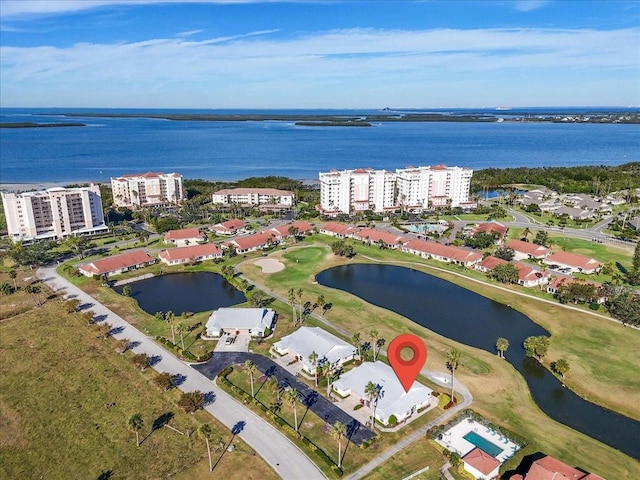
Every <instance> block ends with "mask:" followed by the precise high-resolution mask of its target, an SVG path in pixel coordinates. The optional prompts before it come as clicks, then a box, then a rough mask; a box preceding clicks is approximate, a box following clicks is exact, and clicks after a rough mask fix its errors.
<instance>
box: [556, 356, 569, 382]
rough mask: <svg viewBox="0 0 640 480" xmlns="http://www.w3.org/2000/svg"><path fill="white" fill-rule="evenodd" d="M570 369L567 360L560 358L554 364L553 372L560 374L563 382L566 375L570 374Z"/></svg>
mask: <svg viewBox="0 0 640 480" xmlns="http://www.w3.org/2000/svg"><path fill="white" fill-rule="evenodd" d="M569 368H570V367H569V362H567V360H566V359H564V358H559V359H558V360H556V361H555V362H554V363H553V370H554V371H555V372H556V373H559V374H560V376H561V377H562V379H563V380H564V376H565V374H566V373H567V372H569Z"/></svg>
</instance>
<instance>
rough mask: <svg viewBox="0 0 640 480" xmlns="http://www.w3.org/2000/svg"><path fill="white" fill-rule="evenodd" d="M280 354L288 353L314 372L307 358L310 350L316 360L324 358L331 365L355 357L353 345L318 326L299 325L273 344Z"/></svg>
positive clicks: (305, 368) (304, 367) (340, 363)
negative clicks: (315, 355)
mask: <svg viewBox="0 0 640 480" xmlns="http://www.w3.org/2000/svg"><path fill="white" fill-rule="evenodd" d="M273 348H274V350H275V351H276V352H277V353H278V354H280V355H286V354H289V355H291V356H292V357H294V358H296V359H297V360H299V361H300V362H301V363H302V368H303V369H304V370H306V371H307V372H309V373H311V374H314V373H315V368H314V367H315V365H314V364H313V363H312V362H311V361H310V360H309V355H311V353H312V352H316V353H317V354H318V361H320V360H321V359H326V360H327V361H328V362H329V363H331V364H332V365H336V366H337V365H342V364H343V363H345V362H348V361H349V360H353V359H354V358H355V354H356V353H357V351H356V349H355V347H354V346H353V345H351V344H350V343H347V342H345V341H344V340H342V339H340V338H338V337H336V336H335V335H332V334H330V333H329V332H327V331H326V330H323V329H322V328H320V327H300V328H299V329H298V330H296V331H295V332H293V333H292V334H291V335H287V336H286V337H282V338H281V339H280V341H278V342H276V343H275V344H274V345H273Z"/></svg>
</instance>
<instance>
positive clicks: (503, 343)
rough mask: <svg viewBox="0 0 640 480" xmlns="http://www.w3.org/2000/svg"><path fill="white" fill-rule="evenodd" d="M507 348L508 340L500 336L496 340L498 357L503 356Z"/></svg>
mask: <svg viewBox="0 0 640 480" xmlns="http://www.w3.org/2000/svg"><path fill="white" fill-rule="evenodd" d="M507 348H509V340H507V339H506V338H503V337H500V338H498V340H496V349H497V350H498V356H499V357H500V358H504V352H506V351H507Z"/></svg>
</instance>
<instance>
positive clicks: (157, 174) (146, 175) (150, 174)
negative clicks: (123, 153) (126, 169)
mask: <svg viewBox="0 0 640 480" xmlns="http://www.w3.org/2000/svg"><path fill="white" fill-rule="evenodd" d="M162 175H164V173H163V172H147V173H127V174H126V175H122V176H121V178H134V177H143V178H156V177H160V176H162Z"/></svg>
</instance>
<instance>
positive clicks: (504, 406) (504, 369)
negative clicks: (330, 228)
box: [240, 235, 640, 478]
mask: <svg viewBox="0 0 640 480" xmlns="http://www.w3.org/2000/svg"><path fill="white" fill-rule="evenodd" d="M323 239H327V240H328V241H329V243H332V242H333V241H335V239H332V238H330V237H329V238H327V237H323V236H321V235H317V236H314V240H315V241H316V242H318V243H319V242H320V241H322V240H323ZM309 241H311V240H309ZM309 248H310V249H313V250H316V252H314V253H313V255H311V254H309V256H308V257H306V256H299V257H297V260H298V261H297V262H295V261H293V262H292V261H290V259H289V258H287V257H286V255H276V256H278V257H280V259H281V261H283V262H284V263H285V265H286V268H285V269H284V270H283V271H281V272H278V273H277V274H272V275H266V274H263V273H262V272H261V271H260V270H259V269H257V268H256V267H255V266H253V265H251V264H248V263H246V264H243V265H241V266H240V269H241V270H242V271H243V272H244V273H245V274H246V275H247V276H248V277H249V278H251V279H253V280H255V281H256V282H257V283H258V284H265V285H267V287H268V288H270V289H273V290H275V291H277V292H280V293H281V294H283V295H285V296H286V292H287V291H288V289H289V288H302V289H303V291H304V292H305V295H304V296H305V297H311V298H316V296H317V295H318V294H323V295H325V298H326V300H327V301H328V302H331V303H332V304H333V307H332V308H331V309H330V310H329V311H328V312H327V314H326V317H327V318H328V319H329V320H330V321H331V322H333V323H335V324H336V325H339V326H341V327H343V328H345V329H347V330H348V331H350V332H363V333H364V332H367V331H368V330H370V329H371V328H372V327H374V326H375V328H376V329H377V330H378V331H379V332H380V334H381V335H382V336H383V337H384V338H387V339H390V338H393V337H394V336H395V335H398V334H399V333H404V332H413V333H415V334H418V335H419V336H421V337H422V338H423V339H424V340H425V342H426V343H427V345H428V346H429V360H428V364H427V368H430V369H433V370H442V371H443V372H444V371H446V369H445V363H446V353H447V352H448V351H449V350H450V349H451V348H452V347H455V348H457V349H459V350H461V351H462V352H463V357H462V362H461V363H462V364H461V367H460V368H459V369H458V372H457V376H458V378H459V379H460V380H461V381H462V382H463V383H464V384H465V385H466V386H467V387H468V388H470V389H471V391H472V393H474V397H475V401H474V409H476V410H478V411H479V413H481V414H483V415H484V416H485V417H487V418H488V419H490V420H491V421H493V422H495V423H497V424H501V425H504V426H506V427H507V428H510V429H511V430H513V431H515V432H516V433H519V434H520V435H522V436H524V437H525V438H529V439H531V441H532V442H535V443H536V444H538V445H540V448H541V449H542V450H544V451H545V452H546V453H548V454H551V455H555V456H558V457H559V458H562V459H563V460H564V461H567V462H569V463H572V464H575V465H580V466H582V467H584V468H586V469H587V470H590V471H593V472H596V473H599V474H601V475H605V476H607V477H612V476H613V477H615V478H635V477H636V476H640V467H639V466H638V465H637V463H636V462H634V461H633V460H631V459H630V458H629V457H627V456H626V455H623V454H621V453H619V452H617V451H615V450H614V449H612V448H610V447H608V446H606V445H604V444H602V443H600V442H597V441H596V440H594V439H591V438H589V437H587V436H585V435H582V434H580V433H578V432H576V431H574V430H572V429H570V428H568V427H565V426H563V425H561V424H559V423H557V422H555V421H553V420H551V419H550V418H549V417H547V416H546V415H544V414H543V413H542V412H541V411H540V410H539V408H538V407H537V406H536V405H535V404H534V402H533V401H532V399H531V396H530V393H529V390H528V388H527V386H526V383H525V381H524V379H523V378H522V377H521V376H520V375H519V374H518V373H517V372H516V370H515V369H514V368H513V367H511V365H510V364H509V363H508V362H505V361H502V360H499V359H498V358H497V356H496V355H492V354H490V353H488V352H484V351H480V350H477V349H474V348H471V347H468V346H466V345H462V344H459V343H457V342H454V341H452V340H450V339H447V338H444V337H441V336H439V335H437V334H435V333H433V332H431V331H429V330H427V329H425V328H423V327H420V326H419V325H416V324H414V323H413V322H409V321H408V320H406V319H404V318H402V317H400V316H399V315H396V314H395V313H393V312H390V311H387V310H384V309H381V308H378V307H375V306H373V305H370V304H367V303H366V302H364V301H362V300H361V299H359V298H356V297H354V296H352V295H349V294H347V293H345V292H341V291H338V290H333V289H330V288H326V287H322V286H320V285H317V284H313V283H312V282H313V278H314V275H315V274H317V273H318V272H320V271H321V270H324V269H325V268H330V267H331V266H334V265H339V264H344V263H346V262H352V263H353V262H358V261H364V260H365V259H364V258H363V255H367V256H369V257H371V258H374V259H379V260H382V261H389V262H394V261H396V262H397V261H403V262H410V263H411V264H412V267H413V268H421V267H420V264H423V263H427V262H422V261H421V260H420V259H419V258H418V257H415V256H412V255H409V254H404V253H401V252H395V251H391V250H380V249H379V248H377V247H364V246H361V245H359V244H358V245H356V251H357V252H358V255H357V256H356V257H355V258H354V259H352V260H347V259H344V258H339V257H335V256H334V255H333V254H331V253H330V250H329V248H328V247H322V245H319V244H318V245H314V246H311V247H309ZM318 248H320V249H322V248H324V249H325V252H326V253H325V255H324V257H322V256H321V255H319V253H318V252H317V249H318ZM300 255H302V254H300ZM320 257H322V258H323V260H322V261H321V262H319V263H314V262H313V261H312V258H320ZM432 264H433V265H435V264H434V263H432ZM437 265H438V267H445V268H444V269H445V270H449V271H451V272H452V273H457V272H461V273H465V274H466V273H468V272H467V271H466V270H461V269H460V268H459V267H454V266H446V265H445V264H441V263H438V264H437ZM425 271H427V272H429V273H431V274H434V275H436V276H439V277H441V278H444V279H446V280H449V281H452V282H454V283H457V284H458V285H461V286H463V287H464V288H467V289H470V290H473V291H476V292H478V293H480V294H483V295H485V296H488V297H489V298H492V299H494V300H497V301H499V302H501V303H504V304H510V305H511V306H512V307H514V308H515V309H517V310H520V311H521V312H523V313H525V314H526V315H528V316H529V317H530V318H532V319H533V320H534V321H536V322H537V323H539V324H541V325H542V326H544V327H545V328H547V329H548V330H550V331H551V332H552V334H553V336H552V342H551V349H550V352H549V356H548V360H547V362H548V361H551V360H552V359H555V358H558V357H559V356H561V355H568V354H569V353H571V354H572V356H571V358H570V359H569V361H570V363H571V364H572V370H571V372H570V373H569V375H568V378H567V382H569V383H568V384H569V385H570V386H571V387H572V388H574V389H575V390H576V391H577V392H578V393H580V394H583V395H585V396H587V397H588V398H589V399H590V400H591V401H596V402H598V403H601V404H604V405H605V406H608V407H610V408H613V409H614V410H617V411H621V412H623V413H626V414H628V415H630V416H633V417H634V418H639V417H640V412H639V410H638V405H640V401H639V399H640V397H639V395H640V393H639V392H640V383H639V382H640V381H639V380H638V377H637V375H636V374H635V372H637V371H638V370H639V369H640V359H639V358H638V356H637V355H636V354H635V353H634V352H635V351H637V345H638V342H639V341H640V332H637V331H636V330H632V329H629V328H624V327H622V326H620V325H619V324H617V323H614V322H609V321H606V320H601V319H597V318H594V317H591V316H588V315H586V314H582V313H580V312H572V311H569V310H566V309H563V308H561V307H560V306H559V305H558V306H553V305H549V304H546V303H540V302H538V301H537V300H534V299H527V298H525V297H521V296H518V295H515V294H514V293H511V292H509V291H502V290H498V289H495V288H492V287H490V286H488V285H483V284H479V283H475V282H472V281H471V280H469V279H466V278H460V277H457V276H454V275H452V274H451V273H446V272H439V271H435V270H433V269H431V268H426V270H425ZM305 278H306V279H307V283H306V284H305V283H301V281H303V280H302V279H305ZM303 301H304V300H303ZM577 330H579V331H581V332H582V333H583V334H584V335H586V336H587V338H586V339H585V338H583V337H582V335H575V334H574V333H575V331H577ZM600 335H604V336H609V337H611V338H612V343H613V344H615V345H616V348H615V349H613V348H612V349H606V348H600V349H599V351H598V352H597V354H596V355H594V354H593V351H592V350H593V343H590V342H587V339H589V338H597V337H598V336H600ZM617 342H619V346H620V348H618V343H617ZM620 359H624V361H621V360H620ZM574 363H575V370H574ZM547 364H548V363H547ZM607 365H613V366H615V368H613V369H611V371H610V372H609V371H608V370H609V369H608V368H607ZM582 369H584V371H585V373H584V374H582V373H581V372H580V370H582ZM586 372H598V375H596V376H594V377H592V376H590V375H589V374H587V373H586ZM605 372H608V374H607V373H605ZM574 375H575V377H574ZM622 391H623V392H624V394H622V395H621V394H620V392H622ZM627 393H628V395H626V394H627ZM613 472H615V473H613Z"/></svg>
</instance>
